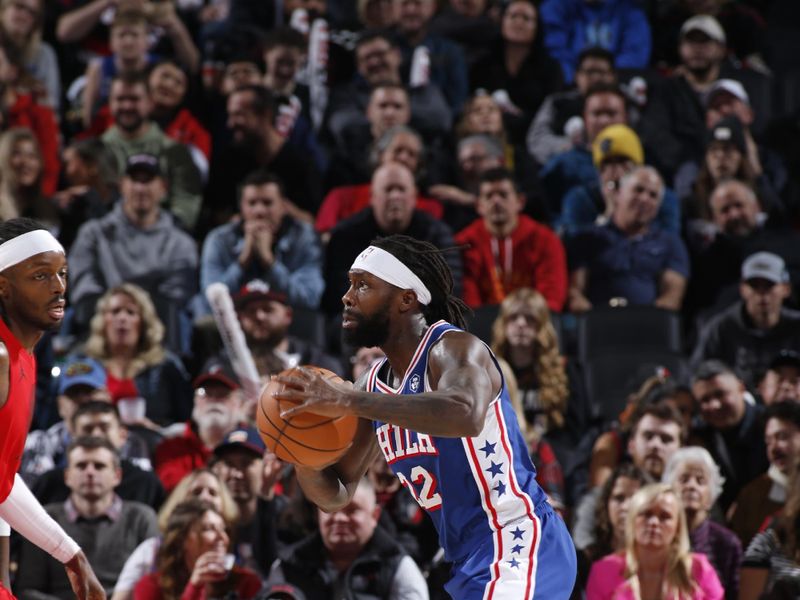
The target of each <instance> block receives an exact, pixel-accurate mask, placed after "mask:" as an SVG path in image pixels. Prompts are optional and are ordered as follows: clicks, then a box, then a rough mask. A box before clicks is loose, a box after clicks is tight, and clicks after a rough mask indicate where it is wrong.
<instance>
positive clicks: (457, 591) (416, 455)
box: [279, 235, 576, 600]
mask: <svg viewBox="0 0 800 600" xmlns="http://www.w3.org/2000/svg"><path fill="white" fill-rule="evenodd" d="M348 276H349V279H350V288H349V289H348V290H347V293H346V294H345V295H344V297H343V298H342V301H343V302H344V312H343V322H342V328H343V338H344V341H345V342H347V343H348V344H350V345H353V346H380V348H382V349H383V351H384V352H385V353H386V358H384V359H381V360H379V361H378V362H376V363H375V364H374V365H373V366H372V368H370V369H369V370H368V371H367V372H365V374H364V375H363V376H362V377H361V378H360V379H359V381H358V382H357V383H356V385H355V386H351V385H349V384H336V383H329V382H328V381H326V380H324V379H323V378H322V377H320V376H319V375H317V374H316V373H314V372H312V371H310V370H301V372H300V374H299V375H297V376H292V377H279V380H280V381H282V382H283V383H285V384H289V385H290V386H292V388H294V389H288V388H287V390H286V391H285V392H283V393H282V394H280V396H279V398H280V399H282V400H289V401H292V402H296V403H298V405H297V406H296V407H292V408H290V409H288V410H286V411H285V412H284V413H283V415H284V416H285V417H290V416H291V415H293V414H296V413H299V412H303V411H311V412H314V413H317V414H324V415H329V416H340V415H348V414H349V415H357V416H358V417H360V418H361V420H360V423H359V428H358V431H357V433H356V436H355V439H354V440H353V444H352V446H351V447H350V448H349V449H348V451H347V453H346V454H345V455H344V456H343V457H342V458H341V459H339V460H338V461H337V462H336V463H335V464H332V465H329V466H327V467H325V468H323V469H321V470H315V469H311V468H308V467H300V466H299V467H297V477H298V480H299V482H300V484H301V486H302V487H303V490H304V491H305V493H306V496H307V497H308V498H309V499H310V500H311V501H313V502H314V503H316V504H317V505H318V506H320V507H321V508H322V509H323V510H325V511H335V510H338V509H340V508H341V507H343V506H345V505H346V504H347V503H348V502H349V501H350V498H352V496H353V493H354V492H355V489H356V486H357V485H358V482H359V480H360V479H361V477H362V476H363V475H364V473H365V472H366V470H367V468H368V466H369V465H370V464H371V463H372V462H373V461H374V459H375V458H376V456H377V455H378V453H382V454H383V456H384V457H385V458H386V460H387V462H388V463H389V464H390V466H391V468H392V470H393V471H394V472H395V474H396V475H397V477H398V478H399V479H400V481H401V482H402V483H403V485H404V486H405V487H406V488H408V490H409V492H411V494H412V495H413V496H414V498H415V499H416V500H417V502H419V504H420V505H421V506H422V507H423V508H424V509H425V510H426V511H427V512H428V514H429V515H430V517H431V518H432V519H433V522H434V524H435V525H436V528H437V530H438V532H439V540H440V542H441V545H442V547H443V548H444V550H445V555H446V558H447V559H448V560H449V561H450V562H452V563H453V573H452V575H453V576H452V578H451V580H450V581H449V582H448V583H447V585H446V586H445V589H446V590H447V591H448V593H449V594H450V595H451V596H452V597H453V598H455V599H457V600H488V599H489V598H494V599H508V600H511V599H513V600H522V599H529V598H537V599H539V598H546V599H548V600H558V599H566V598H569V596H570V593H571V591H572V587H573V583H574V580H575V564H576V559H575V547H574V546H573V544H572V540H571V538H570V536H569V533H568V531H567V528H566V526H565V525H564V522H563V520H562V519H561V517H559V516H558V515H556V514H555V512H554V511H553V510H552V508H551V507H550V505H549V504H548V503H547V500H546V497H545V494H544V492H543V491H542V489H541V488H540V487H539V485H538V484H537V483H536V480H535V477H536V470H535V469H534V467H533V464H532V463H531V461H530V458H529V455H528V451H527V448H526V445H525V441H524V439H523V437H522V435H521V433H520V431H519V428H518V426H517V421H516V415H515V413H514V410H513V409H512V407H511V402H510V401H509V398H508V392H507V390H506V387H505V384H504V382H503V377H502V375H501V372H500V368H499V367H498V364H497V361H496V359H495V357H494V356H493V354H492V352H491V351H490V350H489V348H488V347H487V346H486V345H485V344H484V343H483V342H481V341H480V340H478V339H477V338H476V337H474V336H473V335H471V334H469V333H467V332H465V331H463V327H464V316H463V311H464V309H465V308H466V307H465V305H464V304H463V302H461V300H459V299H458V298H456V297H454V296H453V295H452V290H453V279H452V275H451V273H450V270H449V269H448V267H447V264H446V262H445V261H444V259H443V257H442V254H441V252H440V251H439V250H438V249H436V248H435V247H434V246H432V245H431V244H428V243H426V242H420V241H418V240H415V239H412V238H409V237H406V236H401V235H393V236H389V237H386V238H381V239H379V240H376V241H374V242H373V243H372V245H371V246H370V247H368V248H367V249H366V250H364V251H363V252H362V253H361V254H360V255H359V256H358V257H357V258H356V260H355V262H354V263H353V265H352V267H351V269H350V272H349V275H348Z"/></svg>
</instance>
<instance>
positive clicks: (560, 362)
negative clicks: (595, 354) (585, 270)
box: [491, 288, 570, 435]
mask: <svg viewBox="0 0 800 600" xmlns="http://www.w3.org/2000/svg"><path fill="white" fill-rule="evenodd" d="M491 346H492V350H493V351H494V353H495V354H496V355H497V356H498V357H500V358H502V359H503V360H505V361H506V362H507V363H508V364H509V365H510V367H511V370H512V371H513V373H514V376H515V377H516V378H517V385H518V387H519V394H520V399H521V402H522V409H523V412H524V414H525V420H526V421H527V422H528V424H529V430H531V429H535V430H537V431H538V433H539V435H542V434H543V433H546V432H547V431H549V430H551V429H558V428H560V427H563V425H564V420H565V414H566V410H567V401H568V399H569V395H570V385H569V381H568V378H567V370H566V367H565V361H564V357H563V356H562V355H561V353H560V352H559V348H558V337H557V335H556V330H555V327H553V323H552V321H551V320H550V310H549V309H548V307H547V301H546V300H545V299H544V296H542V295H541V294H540V293H539V292H537V291H535V290H532V289H530V288H521V289H519V290H516V291H514V292H512V293H510V294H509V295H508V296H506V298H505V299H504V300H503V302H502V304H501V305H500V312H499V313H498V315H497V319H496V320H495V322H494V325H493V326H492V344H491Z"/></svg>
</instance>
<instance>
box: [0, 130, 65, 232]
mask: <svg viewBox="0 0 800 600" xmlns="http://www.w3.org/2000/svg"><path fill="white" fill-rule="evenodd" d="M43 174H44V161H43V159H42V153H41V149H40V147H39V141H38V140H37V139H36V136H35V135H34V133H33V132H32V131H31V130H30V129H27V128H25V127H14V128H13V129H9V130H8V131H6V132H5V133H4V134H3V135H2V137H0V220H2V221H8V220H9V219H14V218H17V217H29V218H32V219H36V220H37V221H41V222H42V223H44V224H45V225H47V227H48V229H51V230H53V229H57V225H58V211H57V210H56V207H55V205H54V204H53V203H52V202H50V201H49V200H48V199H47V198H45V197H44V194H43V193H42V177H43Z"/></svg>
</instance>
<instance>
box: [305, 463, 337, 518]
mask: <svg viewBox="0 0 800 600" xmlns="http://www.w3.org/2000/svg"><path fill="white" fill-rule="evenodd" d="M295 473H296V475H297V481H298V483H299V484H300V487H302V488H303V493H304V494H305V496H306V498H308V499H309V500H310V501H311V502H313V503H314V504H316V505H317V506H319V507H320V508H321V509H322V510H324V511H325V512H334V511H337V510H339V509H341V508H342V507H344V506H346V505H347V503H348V502H349V501H350V493H349V492H348V489H347V486H346V485H345V484H344V482H342V480H341V479H340V478H339V475H338V474H337V473H336V471H335V470H334V468H333V467H327V468H325V469H323V470H321V471H317V470H315V469H310V468H308V467H302V466H300V465H295Z"/></svg>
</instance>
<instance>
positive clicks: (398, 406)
mask: <svg viewBox="0 0 800 600" xmlns="http://www.w3.org/2000/svg"><path fill="white" fill-rule="evenodd" d="M349 404H350V411H351V412H352V413H353V414H355V415H358V416H359V417H362V418H365V419H371V420H373V421H384V422H389V423H393V424H394V425H398V426H400V427H403V428H405V429H411V430H413V431H417V432H419V433H427V434H429V435H436V436H440V437H472V436H476V435H478V434H479V433H480V432H481V429H482V428H483V422H484V418H485V416H486V415H485V414H479V411H478V410H477V409H476V408H475V405H474V403H473V401H472V399H471V398H470V397H469V396H468V395H467V394H466V393H464V392H460V391H453V390H448V391H432V392H426V393H424V394H413V395H405V394H403V395H394V394H374V393H370V392H356V393H353V394H352V395H351V398H350V402H349Z"/></svg>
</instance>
